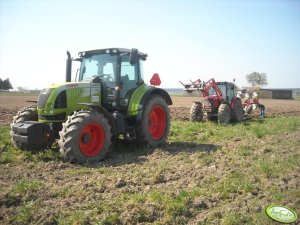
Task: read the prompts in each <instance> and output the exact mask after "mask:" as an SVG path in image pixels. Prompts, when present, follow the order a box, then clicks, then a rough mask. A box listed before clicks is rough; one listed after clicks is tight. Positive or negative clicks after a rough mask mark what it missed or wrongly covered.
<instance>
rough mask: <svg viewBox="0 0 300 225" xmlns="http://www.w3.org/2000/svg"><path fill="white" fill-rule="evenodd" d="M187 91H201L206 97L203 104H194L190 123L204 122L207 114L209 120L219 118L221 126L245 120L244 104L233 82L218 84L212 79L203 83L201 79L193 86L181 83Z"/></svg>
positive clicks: (197, 102)
mask: <svg viewBox="0 0 300 225" xmlns="http://www.w3.org/2000/svg"><path fill="white" fill-rule="evenodd" d="M180 83H181V84H182V85H183V86H184V88H185V91H187V92H189V93H191V92H193V91H201V92H202V96H203V97H204V100H203V103H201V102H200V101H196V102H194V104H193V105H192V107H191V110H190V121H193V122H194V121H197V122H199V121H202V118H203V115H204V114H206V115H207V118H208V119H209V120H211V119H214V118H217V119H218V122H219V123H221V124H227V123H229V121H236V122H240V121H242V120H243V119H244V111H243V104H242V101H241V99H240V98H239V97H238V96H237V87H236V85H235V84H234V83H231V82H216V81H215V79H213V78H212V79H210V80H209V81H207V82H201V80H200V79H198V80H196V81H195V82H192V83H191V84H183V83H182V82H180Z"/></svg>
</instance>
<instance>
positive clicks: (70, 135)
mask: <svg viewBox="0 0 300 225" xmlns="http://www.w3.org/2000/svg"><path fill="white" fill-rule="evenodd" d="M67 55H68V57H67V62H66V82H65V83H61V84H55V85H51V86H49V87H48V88H46V89H44V90H42V91H41V93H40V95H39V98H38V101H37V105H33V106H28V107H25V108H24V109H22V110H20V111H19V112H18V114H17V115H16V116H15V117H14V118H13V122H12V124H11V132H10V134H11V139H12V143H13V144H14V145H15V146H16V147H18V148H19V149H22V150H40V149H44V148H47V147H49V146H51V145H52V143H53V142H54V141H55V140H58V145H59V148H60V152H61V154H62V155H63V156H64V157H65V158H66V159H67V160H69V161H72V162H77V163H87V162H97V161H99V160H102V159H103V158H104V157H105V155H106V153H107V152H108V149H109V146H110V145H111V142H112V140H114V139H116V138H123V139H135V140H136V141H137V142H138V143H140V144H146V145H150V146H157V145H159V144H161V143H163V142H165V140H166V138H167V136H168V133H169V127H170V113H169V108H168V105H171V104H172V100H171V98H170V96H169V94H168V93H167V92H166V91H165V90H163V89H160V88H157V87H155V86H159V85H160V79H159V76H158V74H154V76H153V78H152V79H151V81H150V84H151V86H148V85H146V84H145V83H144V77H143V71H142V63H143V61H145V60H146V58H147V54H144V53H142V52H139V51H138V50H137V49H132V50H129V49H122V48H107V49H100V50H92V51H84V52H80V53H79V54H78V55H79V58H75V59H73V58H71V55H70V53H69V52H67ZM72 61H77V62H79V63H80V69H79V70H78V71H77V72H78V73H76V78H75V80H77V75H78V81H77V82H71V70H72Z"/></svg>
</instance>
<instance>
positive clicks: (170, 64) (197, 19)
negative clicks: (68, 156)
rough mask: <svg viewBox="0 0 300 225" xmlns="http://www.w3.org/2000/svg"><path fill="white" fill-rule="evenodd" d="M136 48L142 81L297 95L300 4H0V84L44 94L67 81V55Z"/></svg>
mask: <svg viewBox="0 0 300 225" xmlns="http://www.w3.org/2000/svg"><path fill="white" fill-rule="evenodd" d="M107 47H123V48H138V49H139V50H140V51H142V52H145V53H148V55H149V57H148V59H147V61H146V62H145V64H144V72H145V77H146V81H148V80H150V78H151V76H152V74H153V73H159V75H160V77H161V80H162V87H181V85H180V83H179V82H178V80H181V81H184V82H185V81H188V80H189V79H192V80H196V79H198V78H201V79H203V80H207V79H209V78H211V77H214V78H215V79H216V80H227V81H232V80H233V78H235V79H236V83H237V85H239V86H245V85H247V83H246V79H245V76H246V74H249V73H251V72H253V71H257V72H264V73H266V74H267V76H268V82H269V85H268V86H267V87H269V88H300V1H297V0H294V1H289V0H282V1H275V0H274V1H267V0H260V1H250V0H249V1H246V0H245V1H238V0H235V1H221V0H219V1H208V0H207V1H197V0H186V1H176V0H170V1H167V0H161V1H158V0H157V1H155V0H154V1H134V0H129V1H121V0H120V1H114V0H105V1H101V0H94V1H88V0H87V1H82V0H81V1H78V0H60V1H58V0H57V1H55V0H0V77H1V78H2V79H5V78H7V77H8V78H9V79H10V80H11V83H12V84H13V86H14V87H17V86H23V87H27V88H31V89H35V88H39V89H40V88H43V87H45V86H47V85H49V84H52V83H57V82H63V81H64V79H65V59H66V50H69V51H70V52H71V54H72V55H73V56H77V53H78V52H79V51H82V50H91V49H101V48H107Z"/></svg>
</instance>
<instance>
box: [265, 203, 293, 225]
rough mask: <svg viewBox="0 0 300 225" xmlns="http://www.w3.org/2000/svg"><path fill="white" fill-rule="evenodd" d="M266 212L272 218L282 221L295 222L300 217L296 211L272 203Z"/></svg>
mask: <svg viewBox="0 0 300 225" xmlns="http://www.w3.org/2000/svg"><path fill="white" fill-rule="evenodd" d="M266 213H267V215H268V216H269V217H270V218H271V219H272V220H275V221H278V222H281V223H293V222H295V221H296V220H297V219H298V216H297V214H296V212H295V211H294V210H292V209H290V208H288V207H286V206H279V205H270V206H268V208H266Z"/></svg>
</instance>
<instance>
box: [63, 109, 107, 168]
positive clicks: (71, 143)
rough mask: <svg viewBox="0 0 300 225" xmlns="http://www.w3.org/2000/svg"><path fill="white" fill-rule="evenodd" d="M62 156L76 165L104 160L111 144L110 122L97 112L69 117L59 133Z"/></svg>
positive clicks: (87, 112) (77, 113)
mask: <svg viewBox="0 0 300 225" xmlns="http://www.w3.org/2000/svg"><path fill="white" fill-rule="evenodd" d="M59 135H60V139H59V142H58V144H59V146H60V152H61V154H62V155H63V156H64V157H65V158H66V159H67V160H69V161H71V162H76V163H89V162H98V161H100V160H102V159H104V157H105V155H106V153H107V152H108V149H109V146H110V144H111V129H110V126H109V123H108V120H107V119H106V118H105V117H104V116H103V115H102V114H100V113H98V112H97V111H88V110H81V111H78V112H75V113H74V114H73V115H72V116H69V117H68V119H67V121H66V122H65V123H63V128H62V131H60V132H59Z"/></svg>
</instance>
